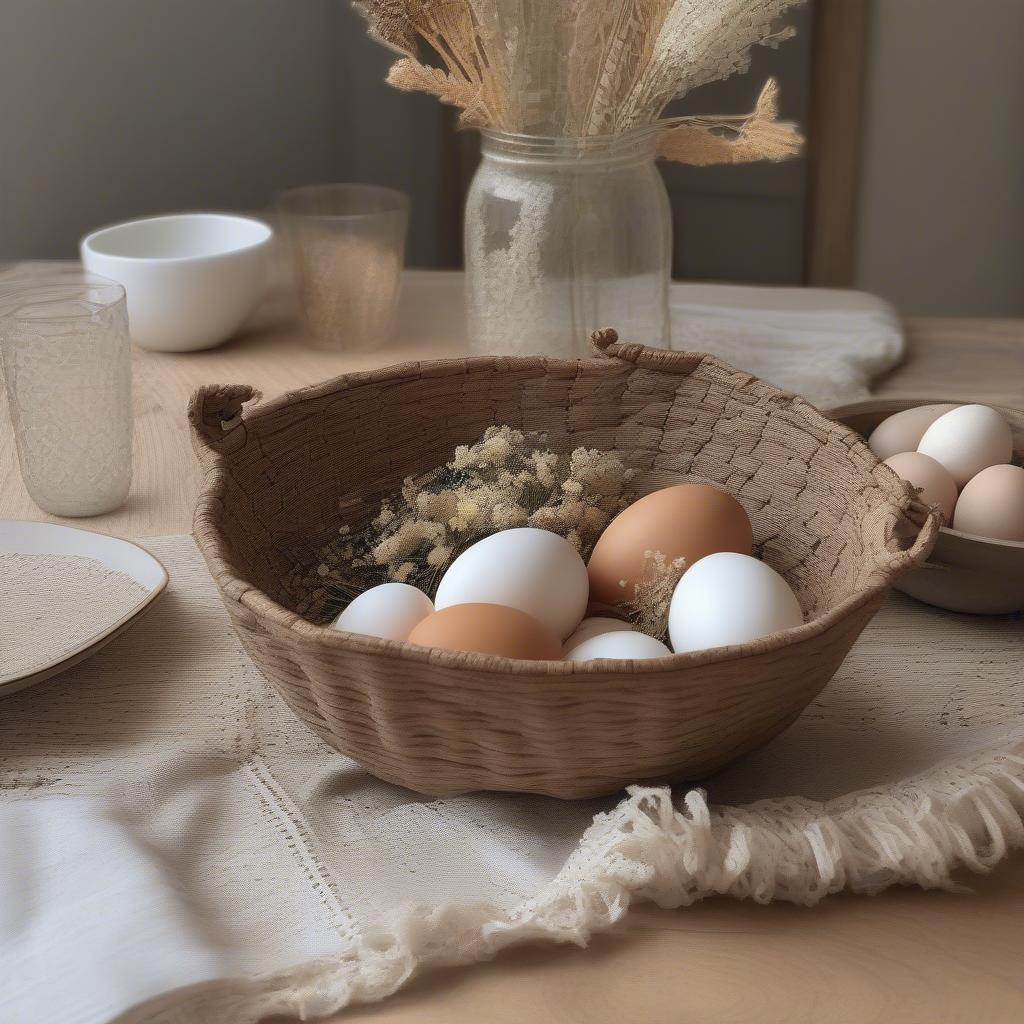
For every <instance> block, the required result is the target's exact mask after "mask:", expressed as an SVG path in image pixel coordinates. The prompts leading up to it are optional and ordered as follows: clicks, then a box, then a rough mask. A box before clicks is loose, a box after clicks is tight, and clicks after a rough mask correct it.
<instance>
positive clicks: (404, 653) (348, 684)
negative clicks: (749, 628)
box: [189, 331, 938, 798]
mask: <svg viewBox="0 0 1024 1024" xmlns="http://www.w3.org/2000/svg"><path fill="white" fill-rule="evenodd" d="M594 345H595V348H597V349H598V350H599V352H600V353H601V356H602V357H601V358H598V359H593V360H583V361H566V360H555V359H543V358H540V357H528V358H500V357H480V358H473V359H459V360H440V361H436V362H424V363H410V364H405V365H402V366H395V367H390V368H387V369H383V370H377V371H372V372H365V373H355V374H349V375H346V376H343V377H339V378H337V379H335V380H332V381H327V382H325V383H323V384H319V385H316V386H313V387H310V388H306V389H303V390H301V391H297V392H294V393H291V394H288V395H285V396H283V397H282V398H279V399H276V400H274V401H272V402H269V403H267V404H266V405H265V406H263V407H262V408H260V409H257V410H256V411H254V412H251V413H250V412H248V411H247V412H246V413H245V415H243V414H242V406H243V404H244V403H245V402H247V401H249V400H250V399H251V398H253V397H254V392H253V391H252V389H251V388H248V387H245V386H241V385H230V386H208V387H204V388H202V389H200V390H199V391H198V392H196V394H195V395H194V396H193V398H192V401H191V404H190V408H189V416H190V419H191V423H192V430H193V439H194V444H195V448H196V452H197V454H198V456H199V458H200V460H201V462H202V464H203V466H204V469H205V480H204V484H203V487H202V491H201V494H200V497H199V500H198V504H197V507H196V512H195V520H194V533H195V537H196V540H197V542H198V544H199V547H200V550H201V551H202V553H203V555H204V557H205V558H206V561H207V564H208V565H209V567H210V570H211V572H212V574H213V577H214V579H215V581H216V583H217V586H218V588H219V590H220V593H221V595H222V597H223V599H224V603H225V605H226V607H227V610H228V613H229V615H230V617H231V620H232V623H233V624H234V627H235V629H236V630H237V632H238V635H239V637H240V638H241V641H242V643H243V645H244V646H245V649H246V650H247V651H248V653H249V655H250V656H251V657H252V659H253V661H254V662H255V663H256V665H257V666H258V667H259V668H260V670H261V671H262V672H263V674H264V675H265V676H266V678H267V679H268V680H269V681H270V682H271V684H272V685H273V686H274V687H275V688H276V689H277V690H278V692H279V693H280V694H281V696H282V697H283V698H284V700H285V701H287V703H288V704H289V705H290V707H291V708H292V709H293V710H294V711H295V713H296V714H297V715H298V716H299V717H300V718H301V719H302V720H303V721H304V722H305V723H306V724H307V725H309V727H310V728H311V729H313V730H314V731H315V732H316V733H318V734H319V735H320V736H321V737H323V738H324V739H325V740H326V741H327V742H328V743H330V744H331V745H333V746H334V747H336V748H337V749H338V750H340V751H342V752H343V753H345V754H347V755H349V756H351V757H352V758H354V759H355V760H357V761H359V762H360V763H362V764H363V765H364V766H365V767H366V768H367V769H368V770H369V771H371V772H372V773H373V774H375V775H377V776H378V777H380V778H382V779H385V780H387V781H389V782H394V783H397V784H400V785H403V786H406V787H408V788H410V789H413V790H416V791H417V792H420V793H426V794H432V795H438V796H443V795H450V794H453V793H459V792H467V791H472V790H480V789H488V790H512V791H519V792H534V793H546V794H550V795H552V796H557V797H562V798H580V797H591V796H596V795H601V794H606V793H612V792H615V791H617V790H619V789H621V788H622V787H623V786H624V785H626V784H629V783H640V782H651V783H653V782H664V781H682V780H686V781H693V780H695V779H699V778H701V777H703V776H706V775H708V774H710V773H711V772H713V771H715V770H716V769H718V768H720V767H722V766H724V765H725V764H727V763H728V762H730V761H732V760H734V759H735V758H737V757H739V756H741V755H742V754H744V753H745V752H747V751H749V750H751V749H753V748H754V747H756V746H758V745H760V744H762V743H765V742H766V741H767V740H769V739H771V738H772V737H773V736H775V735H776V734H777V733H779V732H780V731H781V730H783V729H785V728H786V727H787V726H788V725H789V724H790V723H791V722H793V720H794V719H795V718H796V717H797V716H798V715H799V714H800V712H801V711H802V710H803V709H804V708H805V707H806V705H807V704H808V703H809V702H810V701H811V700H812V699H813V698H814V697H815V696H816V695H817V694H818V693H819V692H820V690H821V689H822V688H823V687H824V686H825V684H826V683H827V682H828V681H829V679H830V678H831V677H832V675H833V674H834V673H835V671H836V669H837V668H838V667H839V665H840V664H841V662H842V660H843V658H844V657H845V656H846V654H847V652H848V651H849V649H850V647H851V646H852V645H853V643H854V641H855V640H856V639H857V637H858V635H859V634H860V632H861V630H863V628H864V627H865V625H867V623H868V621H869V620H870V619H871V617H872V616H873V615H874V614H875V612H876V611H877V610H878V608H879V606H880V605H881V602H882V600H883V598H884V596H885V593H886V590H887V588H888V586H889V584H890V583H891V582H892V580H893V579H894V577H895V576H896V575H897V574H898V573H900V572H901V571H903V570H905V569H907V568H909V567H910V566H912V565H913V564H915V563H917V562H920V561H922V560H923V559H924V558H925V557H926V556H927V553H928V551H929V550H930V548H931V546H932V544H933V543H934V540H935V536H936V534H937V531H938V522H937V520H936V519H935V517H934V516H933V515H931V514H929V512H928V511H927V510H926V509H925V508H924V507H923V506H922V505H920V504H919V503H918V502H917V501H916V500H915V499H914V497H913V492H912V491H911V490H910V489H909V488H908V487H907V486H906V485H905V484H903V483H902V482H901V481H900V480H899V479H898V478H897V477H896V475H895V474H894V473H893V472H892V471H891V470H889V469H888V468H887V467H885V466H882V465H880V464H879V462H878V461H877V460H876V459H875V457H874V455H872V453H871V451H870V450H869V449H868V448H867V446H866V445H865V444H864V443H863V442H862V441H861V439H860V438H859V437H858V436H857V435H856V434H854V433H853V432H852V431H851V430H849V429H847V428H846V427H844V426H842V425H841V424H838V423H834V422H831V421H830V420H828V419H826V418H825V417H824V416H822V415H821V414H820V413H819V412H818V411H817V410H816V409H814V408H813V407H812V406H811V405H809V404H808V403H807V402H806V401H804V400H803V399H801V398H798V397H794V396H792V395H789V394H786V393H784V392H781V391H779V390H778V389H776V388H774V387H771V386H770V385H768V384H765V383H763V382H762V381H759V380H757V379H756V378H754V377H752V376H750V375H749V374H747V373H744V372H742V371H739V370H736V369H734V368H732V367H730V366H727V365H725V364H723V363H721V362H720V361H718V360H717V359H715V358H713V357H711V356H708V355H703V354H700V353H681V352H665V351H661V350H653V349H646V348H643V347H641V346H636V345H622V344H619V343H618V341H617V337H616V335H615V332H614V331H603V332H598V334H596V335H595V336H594ZM493 424H508V425H510V426H512V427H515V428H518V429H524V430H529V431H542V432H543V433H544V434H545V435H546V438H545V443H546V444H547V445H548V446H549V447H551V448H552V449H553V450H555V451H567V450H570V449H572V448H574V447H578V446H580V445H585V446H587V447H590V448H598V449H602V450H606V451H616V452H618V453H619V454H620V456H621V457H622V459H623V461H624V462H625V463H626V465H627V466H630V467H632V468H634V469H636V470H637V471H638V475H637V477H636V480H635V481H634V483H635V485H636V489H637V491H638V492H646V491H650V490H654V489H656V488H658V487H663V486H667V485H669V484H673V483H679V482H682V481H686V480H689V481H702V482H709V483H713V484H717V485H719V486H722V487H724V488H726V489H727V490H729V491H730V492H732V493H733V494H734V495H736V497H737V498H738V499H739V500H740V502H741V503H742V504H743V505H744V507H745V508H746V510H747V512H748V513H749V515H750V517H751V520H752V523H753V526H754V541H755V547H756V550H757V553H758V554H759V555H760V556H761V557H762V558H763V559H764V560H765V561H766V562H767V563H768V564H769V565H771V566H773V567H774V568H776V569H777V570H779V571H780V572H781V573H782V574H783V575H784V576H785V577H786V579H787V580H788V581H789V583H790V585H791V586H792V587H793V588H794V590H795V591H796V593H797V595H798V596H799V598H800V601H801V604H802V606H803V609H804V612H805V616H806V619H807V622H806V623H805V625H804V626H802V627H800V628H799V629H796V630H792V631H789V632H788V633H785V634H775V635H772V636H769V637H764V638H762V639H761V640H758V641H755V642H752V643H748V644H743V645H740V646H736V647H731V648H719V649H717V650H713V651H698V652H693V653H689V654H683V655H674V656H672V657H667V658H660V659H657V660H651V661H641V662H626V661H623V662H601V663H593V662H591V663H583V664H580V663H571V662H521V661H511V660H508V659H504V658H496V657H491V656H487V655H481V654H473V653H464V652H453V651H440V650H432V649H427V648H421V647H415V646H412V645H409V644H401V643H396V642H393V641H388V640H379V639H376V638H373V637H364V636H355V635H350V634H343V633H339V632H337V631H334V630H331V629H329V628H325V627H323V626H319V625H315V624H313V623H310V622H307V621H305V620H304V619H303V618H302V617H301V616H299V615H298V614H296V613H295V612H294V611H292V610H291V609H292V608H293V607H294V605H295V604H296V595H294V594H289V593H288V592H287V591H286V589H285V584H284V581H285V580H286V579H287V577H288V575H289V573H290V571H291V570H292V569H293V568H294V566H295V565H297V564H307V565H308V564H311V563H312V562H313V561H314V559H315V558H316V554H315V552H316V551H317V549H318V548H319V547H320V546H322V545H323V544H324V543H326V542H327V541H328V540H329V539H330V538H331V537H333V536H335V535H336V533H337V530H338V527H339V526H340V525H341V524H343V523H348V524H350V525H351V526H352V528H353V529H358V528H359V527H360V526H361V525H363V523H365V522H366V521H367V520H368V519H369V518H370V517H372V516H373V515H374V514H375V513H376V512H377V511H378V508H379V503H380V500H381V498H383V497H385V496H388V495H391V494H393V493H395V492H396V491H397V490H398V489H399V488H400V486H401V482H402V480H403V478H404V477H406V476H408V475H413V474H418V473H421V472H424V471H426V470H430V469H433V468H435V467H437V466H439V465H441V464H443V463H444V462H445V461H447V459H449V458H450V457H451V453H452V451H453V449H454V448H455V447H456V446H457V445H459V444H466V443H470V442H472V441H474V440H475V439H476V438H477V437H479V436H480V435H481V434H482V433H483V431H484V430H485V429H486V428H487V427H489V426H491V425H493ZM339 498H340V499H341V502H340V505H341V507H340V509H339ZM741 599H742V595H737V600H741Z"/></svg>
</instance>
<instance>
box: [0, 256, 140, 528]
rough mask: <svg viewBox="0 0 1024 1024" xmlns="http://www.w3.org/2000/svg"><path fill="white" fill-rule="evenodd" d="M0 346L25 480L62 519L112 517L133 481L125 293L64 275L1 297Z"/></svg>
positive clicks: (97, 280) (14, 286)
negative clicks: (108, 513) (63, 517)
mask: <svg viewBox="0 0 1024 1024" xmlns="http://www.w3.org/2000/svg"><path fill="white" fill-rule="evenodd" d="M0 347H2V351H3V367H4V381H5V383H6V386H7V398H8V403H9V405H10V410H11V418H12V420H13V421H14V436H15V441H16V444H17V448H18V461H19V462H20V464H21V474H22V477H23V479H24V481H25V486H26V488H28V492H29V494H30V495H31V497H32V500H33V501H34V502H35V503H36V504H37V505H38V506H39V507H40V508H41V509H42V510H43V511H44V512H49V513H51V514H52V515H57V516H94V515H101V514H102V513H104V512H111V511H113V510H114V509H115V508H117V507H118V506H119V505H121V504H122V502H123V501H124V500H125V498H126V497H127V495H128V489H129V487H130V486H131V479H132V384H131V354H130V351H131V350H130V339H129V335H128V313H127V308H126V306H125V297H124V289H123V288H122V287H121V285H119V284H116V283H115V282H114V281H108V280H107V279H106V278H102V277H97V276H94V275H91V274H86V273H83V272H74V271H69V270H67V269H63V270H61V271H59V272H58V273H54V274H53V275H51V276H47V275H46V274H42V275H40V276H39V277H33V278H28V279H25V280H23V281H20V282H18V281H11V282H10V286H9V287H5V288H3V289H0Z"/></svg>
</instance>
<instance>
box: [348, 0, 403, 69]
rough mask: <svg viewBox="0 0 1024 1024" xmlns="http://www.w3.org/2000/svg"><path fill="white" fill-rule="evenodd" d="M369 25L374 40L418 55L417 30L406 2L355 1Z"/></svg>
mask: <svg viewBox="0 0 1024 1024" xmlns="http://www.w3.org/2000/svg"><path fill="white" fill-rule="evenodd" d="M354 4H355V7H356V10H358V11H359V12H360V13H361V14H362V15H363V16H364V17H365V18H366V20H367V22H368V23H369V32H370V37H371V38H372V39H376V40H377V41H378V42H381V43H383V44H384V45H385V46H388V47H390V48H391V49H392V50H397V51H398V52H399V53H404V54H405V55H406V56H408V57H412V56H414V55H415V53H416V46H417V43H416V28H415V26H414V25H413V23H412V22H411V21H410V19H409V15H408V12H407V10H406V4H405V0H354Z"/></svg>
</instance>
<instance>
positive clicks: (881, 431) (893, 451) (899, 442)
mask: <svg viewBox="0 0 1024 1024" xmlns="http://www.w3.org/2000/svg"><path fill="white" fill-rule="evenodd" d="M955 408H956V406H955V405H952V404H949V403H946V404H942V405H916V406H914V408H912V409H904V410H903V412H897V413H893V415H892V416H889V417H888V418H887V419H884V420H882V422H881V423H879V424H878V426H877V427H875V429H874V430H873V431H872V432H871V436H870V437H869V438H868V447H869V448H870V449H871V450H872V451H873V452H874V453H875V455H876V456H878V458H880V459H883V460H884V459H887V458H889V456H891V455H899V453H900V452H912V451H915V450H916V449H917V446H918V445H919V444H920V443H921V438H922V437H924V432H925V431H926V430H927V429H928V428H929V427H930V426H931V425H932V424H933V423H934V422H935V421H936V420H937V419H938V418H939V417H940V416H944V415H945V414H946V413H947V412H951V411H952V410H953V409H955Z"/></svg>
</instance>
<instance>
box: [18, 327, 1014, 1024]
mask: <svg viewBox="0 0 1024 1024" xmlns="http://www.w3.org/2000/svg"><path fill="white" fill-rule="evenodd" d="M908 329H909V338H910V352H909V357H908V359H907V361H906V363H905V365H904V366H902V367H901V368H899V369H898V370H896V371H895V372H894V373H892V374H890V375H889V376H888V377H887V378H886V379H885V380H884V381H881V382H880V383H879V386H878V389H877V390H878V392H879V393H880V394H884V395H899V394H908V395H923V396H934V397H938V398H941V397H944V396H949V395H960V396H970V397H974V398H976V399H979V400H987V401H992V402H996V403H999V404H1004V405H1010V406H1015V407H1017V408H1022V407H1024V321H979V320H915V321H912V322H911V323H910V324H909V325H908ZM461 352H462V345H461V344H460V343H459V342H458V341H457V339H456V335H455V334H454V333H453V334H451V335H450V336H449V337H447V338H446V337H443V336H442V337H437V338H422V337H421V338H420V339H419V340H418V341H417V343H416V344H415V345H408V344H407V345H405V346H404V347H398V346H396V347H391V348H389V349H387V350H384V351H380V352H376V353H367V354H361V355H357V354H351V353H348V354H346V353H324V352H318V351H316V350H313V349H310V348H308V347H307V346H306V345H305V344H304V343H303V341H302V339H301V338H300V337H298V336H297V335H296V334H295V333H288V332H281V331H271V332H264V333H263V334H259V335H254V336H249V337H247V338H243V339H239V340H237V341H235V342H233V343H231V344H230V345H228V346H226V347H224V348H221V349H218V350H215V351H213V352H209V353H200V354H194V355H183V356H175V355H160V354H154V353H143V352H137V353H136V354H135V373H136V401H137V411H138V415H137V424H136V444H137V446H138V447H137V457H136V474H137V483H136V485H135V487H134V488H133V494H132V497H131V498H130V500H129V502H128V505H127V506H126V507H125V508H123V509H121V510H119V511H118V512H115V513H113V514H111V515H109V516H102V517H99V518H97V519H90V520H85V521H80V522H79V524H78V525H82V526H85V527H87V528H89V529H98V530H102V531H105V532H109V533H119V534H122V535H125V536H134V537H146V536H153V535H158V534H168V533H180V532H187V531H188V530H189V528H190V521H191V510H192V502H193V499H194V497H195V494H196V492H197V489H198V468H197V465H196V463H195V460H194V457H193V455H192V452H191V448H190V443H189V439H188V431H187V427H186V423H185V415H184V411H185V405H186V402H187V399H188V396H189V394H190V393H191V392H192V390H193V389H194V388H195V387H197V386H198V385H199V384H204V383H214V382H221V383H248V384H252V385H254V386H256V387H258V388H261V389H262V390H263V392H264V394H265V395H266V396H267V397H271V396H274V395H277V394H280V393H282V392H284V391H286V390H289V389H292V388H295V387H299V386H301V385H304V384H308V383H312V382H313V381H317V380H322V379H324V378H326V377H330V376H333V375H335V374H338V373H342V372H345V371H346V370H351V369H355V368H369V367H373V366H379V365H384V364H386V363H390V362H396V361H402V360H405V359H411V358H432V357H436V356H442V355H457V354H461ZM0 516H2V517H5V518H24V519H47V518H49V517H46V516H44V515H42V514H41V513H40V512H39V510H38V509H36V508H35V506H34V505H33V504H32V503H31V501H30V499H29V498H28V495H27V494H26V493H25V490H24V487H23V485H22V483H21V478H20V475H19V473H18V468H17V460H16V457H15V453H14V448H13V439H12V433H11V428H10V425H9V422H8V421H7V419H6V417H4V418H3V419H0ZM965 881H967V882H968V884H970V885H971V887H972V888H973V890H974V892H973V894H971V895H953V894H948V893H924V892H919V891H916V890H900V891H892V892H889V893H886V894H885V895H883V896H879V897H875V898H872V899H868V898H855V897H836V898H832V899H829V900H827V901H825V902H824V903H823V904H821V905H820V906H819V907H817V908H815V909H813V910H804V909H799V908H794V907H787V906H782V905H773V906H770V907H760V906H754V905H747V904H739V903H731V902H727V901H724V900H715V901H709V902H707V903H704V904H702V905H699V906H696V907H691V908H689V909H686V910H680V911H677V912H668V911H658V910H655V909H651V908H643V907H641V908H637V909H636V910H634V911H633V912H631V913H630V914H629V916H628V917H627V918H626V919H625V920H624V921H623V922H622V923H621V925H620V926H618V927H616V928H615V929H613V930H612V931H611V932H610V933H609V934H607V935H603V936H599V937H597V938H596V939H595V940H594V942H593V943H592V946H591V948H590V949H589V950H586V951H582V950H577V949H575V948H561V947H552V946H546V945H545V946H531V947H526V948H523V949H517V950H512V951H510V952H508V953H507V954H505V955H503V956H501V957H500V958H499V959H498V960H497V961H495V962H494V963H491V964H485V965H480V966H478V967H475V968H468V969H460V970H454V971H439V972H434V973H432V974H429V975H427V976H425V977H424V978H423V979H421V980H419V981H417V982H415V983H414V984H413V985H412V986H410V987H409V988H408V989H407V990H406V991H404V992H402V993H400V994H399V995H398V996H396V997H395V998H393V999H391V1000H389V1001H388V1002H386V1003H384V1004H382V1005H380V1006H377V1007H366V1008H355V1009H354V1010H352V1011H350V1012H349V1013H347V1014H343V1015H342V1016H341V1017H340V1018H338V1019H339V1020H344V1021H345V1022H352V1024H358V1022H363V1021H365V1022H367V1024H370V1022H374V1024H406V1022H408V1024H478V1022H487V1024H504V1022H509V1024H512V1022H516V1024H519V1022H521V1021H523V1020H528V1021H531V1022H532V1024H625V1022H629V1024H632V1022H634V1021H636V1022H641V1021H642V1022H644V1024H681V1022H684V1021H695V1022H700V1024H753V1022H756V1024H821V1022H825V1021H827V1022H829V1024H847V1022H849V1024H872V1022H879V1024H881V1022H883V1021H884V1022H898V1024H953V1022H970V1024H1017V1022H1020V1021H1022V1020H1024V958H1022V955H1021V949H1022V948H1024V860H1022V859H1020V858H1017V859H1016V860H1015V861H1013V862H1011V863H1009V864H1005V865H1003V866H1002V867H1000V868H999V869H998V870H997V871H996V872H995V873H994V874H993V875H992V876H990V877H984V878H975V877H971V878H967V879H965Z"/></svg>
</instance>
